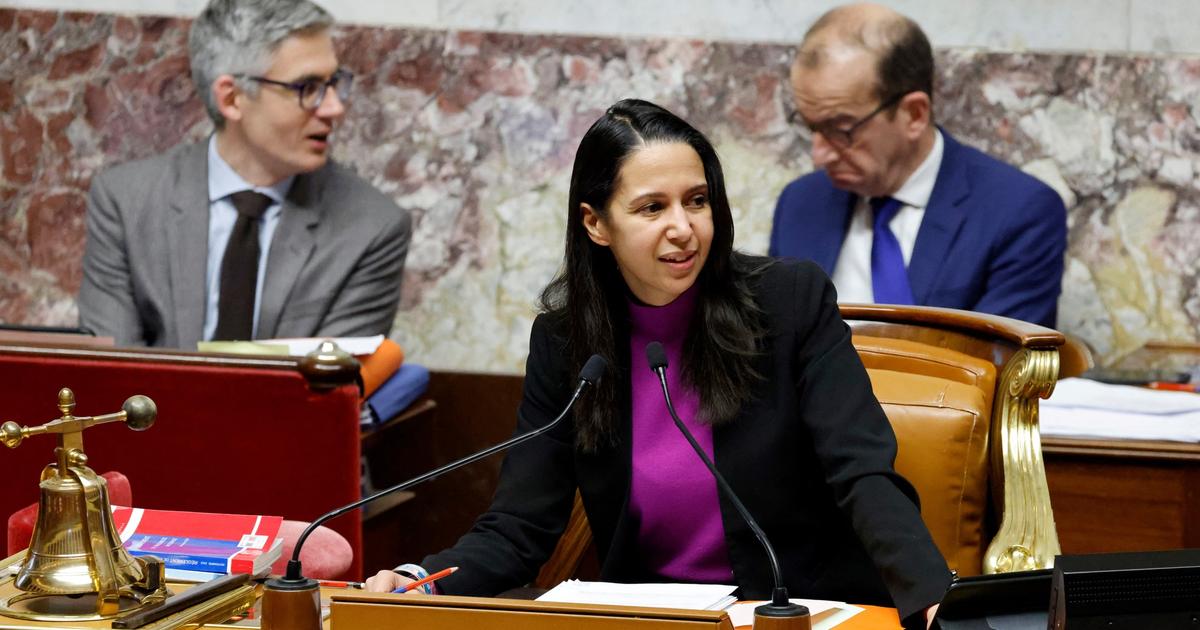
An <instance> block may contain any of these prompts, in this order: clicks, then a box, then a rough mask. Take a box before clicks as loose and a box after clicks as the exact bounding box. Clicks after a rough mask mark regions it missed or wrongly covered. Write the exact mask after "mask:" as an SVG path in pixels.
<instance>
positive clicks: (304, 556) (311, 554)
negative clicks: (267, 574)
mask: <svg viewBox="0 0 1200 630" xmlns="http://www.w3.org/2000/svg"><path fill="white" fill-rule="evenodd" d="M308 525H309V524H308V523H305V522H303V521H284V522H283V525H281V526H280V527H279V535H280V536H281V537H282V538H283V555H282V556H281V557H280V558H279V560H276V561H275V564H273V565H271V573H273V574H275V575H283V573H284V572H285V571H286V570H287V562H288V560H289V559H291V557H292V552H293V551H294V550H295V548H296V539H297V538H299V537H300V534H302V533H304V528H305V527H308ZM353 560H354V550H353V549H351V548H350V543H349V542H347V541H346V539H345V538H344V537H343V536H342V535H341V534H339V533H337V532H335V531H333V530H332V529H329V528H328V527H325V526H324V525H322V526H320V527H318V528H317V529H315V530H313V533H311V534H309V535H308V539H307V540H305V541H304V548H303V549H301V550H300V564H302V565H303V566H304V577H310V578H313V579H317V580H332V579H337V578H340V577H342V576H343V574H345V573H346V571H347V570H349V569H350V563H351V562H352V561H353Z"/></svg>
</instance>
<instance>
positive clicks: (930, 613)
mask: <svg viewBox="0 0 1200 630" xmlns="http://www.w3.org/2000/svg"><path fill="white" fill-rule="evenodd" d="M367 584H370V582H367ZM938 606H939V604H934V605H932V606H930V607H929V608H926V609H925V627H926V628H932V627H933V620H934V618H936V617H937V611H938Z"/></svg>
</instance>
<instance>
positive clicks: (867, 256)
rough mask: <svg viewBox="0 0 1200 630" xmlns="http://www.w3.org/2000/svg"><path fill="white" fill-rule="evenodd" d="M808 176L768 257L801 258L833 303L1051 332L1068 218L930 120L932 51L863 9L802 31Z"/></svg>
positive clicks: (797, 78)
mask: <svg viewBox="0 0 1200 630" xmlns="http://www.w3.org/2000/svg"><path fill="white" fill-rule="evenodd" d="M791 82H792V89H793V92H794V94H795V100H796V108H797V112H796V115H795V117H794V118H795V121H796V123H797V124H799V125H800V127H801V129H802V130H803V131H804V132H805V133H808V134H811V141H812V160H813V166H814V167H815V168H817V169H819V170H818V171H817V172H815V173H811V174H809V175H806V176H804V177H801V178H800V179H797V180H796V181H794V182H792V183H791V184H789V185H788V186H787V187H786V188H785V189H784V191H783V193H782V194H781V195H780V197H779V202H778V205H777V206H776V209H775V218H774V225H773V228H772V231H771V245H770V253H771V255H774V256H792V257H797V258H808V259H812V260H814V261H816V262H817V263H818V264H820V265H821V266H822V267H823V268H824V269H825V271H826V273H829V274H830V276H831V277H832V278H833V281H834V285H835V286H836V287H837V291H838V299H839V300H840V301H843V302H878V303H886V304H921V305H929V306H945V307H951V308H959V309H968V310H976V311H982V312H986V313H994V314H998V315H1005V316H1008V317H1014V318H1017V319H1022V320H1026V321H1030V322H1034V323H1038V324H1042V325H1045V326H1051V327H1053V326H1054V324H1055V316H1056V312H1057V303H1058V294H1059V291H1060V288H1061V285H1062V271H1063V252H1064V250H1065V248H1066V210H1065V208H1064V207H1063V202H1062V199H1061V198H1060V197H1059V195H1058V194H1057V193H1055V192H1054V191H1053V190H1052V189H1050V188H1049V187H1048V186H1046V185H1045V184H1043V183H1041V182H1039V181H1038V180H1036V179H1034V178H1033V177H1031V176H1029V175H1026V174H1024V173H1022V172H1021V171H1019V170H1017V169H1016V168H1013V167H1012V166H1009V165H1007V164H1004V163H1002V162H1000V161H998V160H996V159H994V158H991V157H989V156H987V155H985V154H983V153H981V152H979V151H977V150H975V149H973V148H970V147H967V146H965V145H963V144H960V143H959V142H958V141H956V140H955V139H954V138H953V137H951V136H950V134H948V133H946V132H945V131H944V130H941V129H939V128H938V127H937V126H935V125H934V123H933V109H932V106H933V103H932V99H933V97H932V94H933V53H932V50H931V48H930V45H929V40H928V39H927V38H926V37H925V34H924V33H923V32H922V31H921V28H920V27H919V26H917V24H916V23H914V22H913V21H912V20H910V19H908V18H906V17H904V16H902V15H899V14H897V13H895V12H894V11H892V10H890V9H887V8H884V7H881V6H878V5H870V4H856V5H848V6H844V7H839V8H836V9H834V10H832V11H830V12H828V13H826V14H825V15H824V16H822V17H821V18H820V19H818V20H817V22H816V23H815V24H813V26H812V28H810V29H809V31H808V33H806V34H805V36H804V40H803V41H802V42H801V44H800V48H799V51H798V52H797V55H796V61H795V63H794V64H793V66H792V70H791Z"/></svg>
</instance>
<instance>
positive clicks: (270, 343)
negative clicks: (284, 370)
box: [196, 335, 383, 357]
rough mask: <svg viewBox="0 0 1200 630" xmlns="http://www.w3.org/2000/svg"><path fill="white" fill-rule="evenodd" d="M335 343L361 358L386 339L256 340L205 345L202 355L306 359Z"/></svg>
mask: <svg viewBox="0 0 1200 630" xmlns="http://www.w3.org/2000/svg"><path fill="white" fill-rule="evenodd" d="M327 339H328V340H329V341H332V342H334V343H336V344H337V345H338V347H339V348H341V349H342V350H345V351H346V352H349V353H350V354H352V355H354V356H356V357H359V356H366V355H369V354H372V353H373V352H375V351H376V350H378V349H379V344H381V343H383V335H375V336H373V337H303V338H299V337H297V338H289V339H256V340H254V341H201V342H199V343H197V344H196V349H197V350H199V351H200V352H221V353H225V354H259V355H280V356H285V355H288V356H294V357H302V356H304V355H306V354H308V353H309V352H312V351H313V350H316V349H317V346H319V345H321V342H322V341H325V340H327Z"/></svg>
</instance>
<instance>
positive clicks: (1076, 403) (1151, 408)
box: [1039, 378, 1200, 442]
mask: <svg viewBox="0 0 1200 630" xmlns="http://www.w3.org/2000/svg"><path fill="white" fill-rule="evenodd" d="M1039 416H1040V422H1041V431H1042V435H1053V436H1060V437H1089V438H1107V439H1126V440H1167V441H1172V442H1200V395H1197V394H1193V393H1190V392H1173V391H1160V390H1154V389H1147V388H1144V387H1134V386H1131V385H1109V384H1107V383H1099V382H1096V381H1091V380H1088V379H1083V378H1065V379H1063V380H1061V381H1059V382H1058V384H1057V385H1055V387H1054V394H1053V395H1052V396H1051V397H1050V398H1049V399H1048V400H1043V401H1042V402H1041V405H1040V412H1039Z"/></svg>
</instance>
